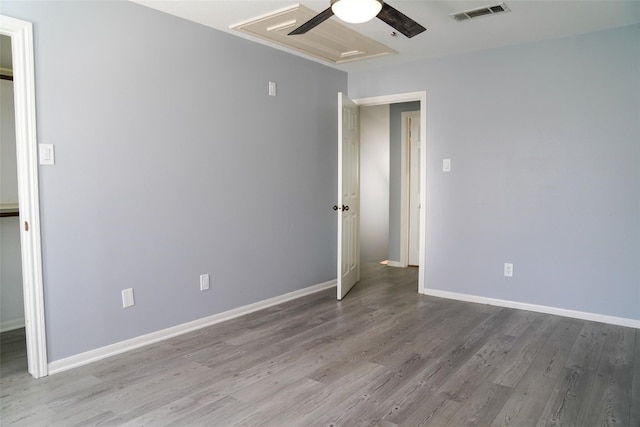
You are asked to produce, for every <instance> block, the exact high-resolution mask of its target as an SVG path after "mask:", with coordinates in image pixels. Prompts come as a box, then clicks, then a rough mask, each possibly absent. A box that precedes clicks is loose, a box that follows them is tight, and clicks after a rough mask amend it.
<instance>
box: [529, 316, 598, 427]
mask: <svg viewBox="0 0 640 427" xmlns="http://www.w3.org/2000/svg"><path fill="white" fill-rule="evenodd" d="M608 329H609V327H608V325H605V324H602V323H594V322H585V324H584V326H583V327H582V330H581V331H580V335H579V336H578V338H577V339H576V342H575V344H574V346H573V348H572V350H571V353H570V354H569V357H568V359H567V362H566V363H565V369H564V370H563V372H562V376H561V379H560V381H558V382H557V383H556V386H555V388H554V390H553V392H552V393H551V395H550V396H549V400H548V402H547V404H546V406H545V408H544V410H543V411H542V414H541V415H540V418H539V420H538V426H540V427H542V426H546V425H559V426H565V425H578V419H579V414H580V412H581V411H583V412H584V410H585V409H586V407H585V406H584V405H583V403H584V402H585V401H586V399H587V397H588V396H589V393H590V392H591V388H592V387H593V383H594V381H595V377H596V370H597V368H598V364H599V362H600V356H601V354H602V349H603V348H604V343H605V340H606V338H607V333H608Z"/></svg>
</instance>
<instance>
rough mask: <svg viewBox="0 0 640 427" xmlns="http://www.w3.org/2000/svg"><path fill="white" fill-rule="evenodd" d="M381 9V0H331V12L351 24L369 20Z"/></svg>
mask: <svg viewBox="0 0 640 427" xmlns="http://www.w3.org/2000/svg"><path fill="white" fill-rule="evenodd" d="M381 9H382V1H381V0H331V10H332V11H333V13H334V14H335V15H336V16H337V17H338V18H340V19H341V20H342V21H345V22H349V23H351V24H360V23H362V22H367V21H370V20H371V19H373V18H375V17H376V15H378V13H380V10H381Z"/></svg>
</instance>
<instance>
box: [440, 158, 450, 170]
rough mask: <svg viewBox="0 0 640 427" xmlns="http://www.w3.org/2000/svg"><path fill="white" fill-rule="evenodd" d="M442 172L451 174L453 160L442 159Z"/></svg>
mask: <svg viewBox="0 0 640 427" xmlns="http://www.w3.org/2000/svg"><path fill="white" fill-rule="evenodd" d="M442 171H443V172H451V159H442Z"/></svg>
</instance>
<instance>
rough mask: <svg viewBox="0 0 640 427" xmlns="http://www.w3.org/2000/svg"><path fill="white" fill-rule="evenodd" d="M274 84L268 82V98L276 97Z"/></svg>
mask: <svg viewBox="0 0 640 427" xmlns="http://www.w3.org/2000/svg"><path fill="white" fill-rule="evenodd" d="M276 95H277V90H276V82H269V96H276Z"/></svg>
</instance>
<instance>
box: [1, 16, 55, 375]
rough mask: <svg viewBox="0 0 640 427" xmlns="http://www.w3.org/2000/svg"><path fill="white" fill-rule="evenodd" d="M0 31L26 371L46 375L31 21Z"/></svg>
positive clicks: (4, 22) (9, 22)
mask: <svg viewBox="0 0 640 427" xmlns="http://www.w3.org/2000/svg"><path fill="white" fill-rule="evenodd" d="M0 34H3V35H6V36H9V37H11V50H12V60H13V89H14V103H15V119H16V154H17V164H18V203H19V204H20V245H21V252H22V280H23V285H22V287H23V292H24V316H25V329H26V336H27V364H28V371H29V373H30V374H31V375H32V376H33V377H34V378H40V377H43V376H46V375H47V343H46V335H45V318H44V288H43V282H42V249H41V242H40V195H39V194H40V192H39V187H38V154H37V147H38V142H37V138H36V97H35V77H34V57H33V26H32V24H31V23H30V22H26V21H21V20H19V19H15V18H11V17H8V16H5V15H0ZM27 223H28V225H29V229H28V231H27V230H25V224H27Z"/></svg>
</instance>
